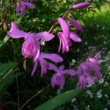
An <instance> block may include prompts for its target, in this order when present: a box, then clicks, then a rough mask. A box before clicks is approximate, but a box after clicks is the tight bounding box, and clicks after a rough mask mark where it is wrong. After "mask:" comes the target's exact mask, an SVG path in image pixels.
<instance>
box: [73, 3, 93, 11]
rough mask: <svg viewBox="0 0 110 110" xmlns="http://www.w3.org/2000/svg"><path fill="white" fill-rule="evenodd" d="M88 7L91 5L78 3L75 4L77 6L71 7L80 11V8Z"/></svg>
mask: <svg viewBox="0 0 110 110" xmlns="http://www.w3.org/2000/svg"><path fill="white" fill-rule="evenodd" d="M89 5H91V3H90V2H80V3H77V4H75V5H73V6H72V8H74V9H80V8H85V7H88V6H89Z"/></svg>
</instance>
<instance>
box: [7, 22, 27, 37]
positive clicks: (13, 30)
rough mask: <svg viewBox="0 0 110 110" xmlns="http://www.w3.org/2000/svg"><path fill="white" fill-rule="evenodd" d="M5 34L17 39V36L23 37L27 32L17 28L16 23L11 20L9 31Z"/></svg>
mask: <svg viewBox="0 0 110 110" xmlns="http://www.w3.org/2000/svg"><path fill="white" fill-rule="evenodd" d="M7 34H8V35H9V36H11V37H12V38H15V39H17V38H24V37H25V36H26V35H27V34H28V33H26V32H24V31H21V30H19V28H18V27H17V25H16V24H15V23H14V22H11V29H10V31H8V32H7Z"/></svg>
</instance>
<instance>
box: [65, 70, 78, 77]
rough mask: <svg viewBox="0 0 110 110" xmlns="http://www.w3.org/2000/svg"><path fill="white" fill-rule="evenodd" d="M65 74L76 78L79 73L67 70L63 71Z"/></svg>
mask: <svg viewBox="0 0 110 110" xmlns="http://www.w3.org/2000/svg"><path fill="white" fill-rule="evenodd" d="M63 74H69V75H71V76H75V75H77V72H76V71H75V70H73V69H66V70H64V71H63Z"/></svg>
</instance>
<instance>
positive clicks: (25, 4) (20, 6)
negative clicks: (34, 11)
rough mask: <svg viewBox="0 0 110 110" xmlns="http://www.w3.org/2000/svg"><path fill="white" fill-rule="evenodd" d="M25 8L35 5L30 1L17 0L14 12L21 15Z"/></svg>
mask: <svg viewBox="0 0 110 110" xmlns="http://www.w3.org/2000/svg"><path fill="white" fill-rule="evenodd" d="M27 8H35V5H34V4H32V1H30V2H24V1H19V2H18V3H17V6H16V13H20V14H21V15H23V14H24V13H25V11H26V9H27Z"/></svg>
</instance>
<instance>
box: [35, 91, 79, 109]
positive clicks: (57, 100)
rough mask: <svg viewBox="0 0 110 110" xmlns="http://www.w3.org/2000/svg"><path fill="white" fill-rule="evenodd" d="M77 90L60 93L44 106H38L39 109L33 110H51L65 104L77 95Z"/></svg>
mask: <svg viewBox="0 0 110 110" xmlns="http://www.w3.org/2000/svg"><path fill="white" fill-rule="evenodd" d="M79 93H80V91H79V90H70V91H67V92H65V93H62V94H60V95H58V96H56V97H54V98H52V99H50V100H49V101H47V102H45V103H44V104H42V105H40V106H39V107H37V108H35V109H34V110H53V109H54V108H56V107H58V106H60V105H62V104H64V103H66V102H67V101H69V100H71V99H72V98H73V97H75V96H76V95H77V94H79Z"/></svg>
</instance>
